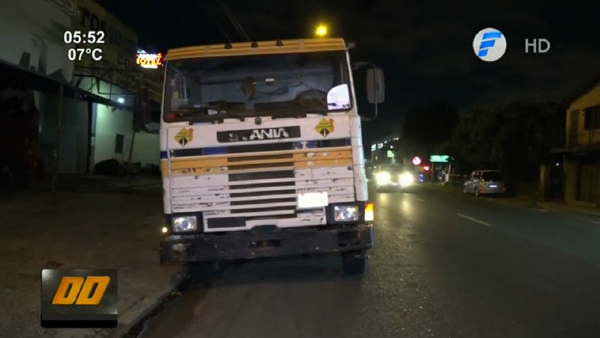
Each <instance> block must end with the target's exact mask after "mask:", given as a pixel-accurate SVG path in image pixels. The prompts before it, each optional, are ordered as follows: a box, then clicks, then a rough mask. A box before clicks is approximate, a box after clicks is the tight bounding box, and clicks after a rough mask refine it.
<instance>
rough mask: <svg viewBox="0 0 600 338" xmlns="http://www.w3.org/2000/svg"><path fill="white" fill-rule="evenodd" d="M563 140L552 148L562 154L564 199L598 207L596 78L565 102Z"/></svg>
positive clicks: (599, 103) (599, 87) (599, 89)
mask: <svg viewBox="0 0 600 338" xmlns="http://www.w3.org/2000/svg"><path fill="white" fill-rule="evenodd" d="M564 139H565V140H564V146H563V147H561V148H559V149H553V153H554V154H557V155H562V162H563V178H564V179H563V181H564V183H563V185H564V189H563V190H564V200H565V201H566V202H571V203H580V204H584V205H589V206H597V207H598V206H600V76H599V77H597V78H595V79H593V80H592V81H590V82H589V83H587V84H586V85H584V86H583V87H582V88H581V89H580V90H578V91H577V92H576V93H575V94H574V95H573V96H572V97H571V98H570V99H569V101H568V109H567V111H566V130H565V136H564ZM555 165H556V166H559V165H560V163H559V162H557V163H556V164H555Z"/></svg>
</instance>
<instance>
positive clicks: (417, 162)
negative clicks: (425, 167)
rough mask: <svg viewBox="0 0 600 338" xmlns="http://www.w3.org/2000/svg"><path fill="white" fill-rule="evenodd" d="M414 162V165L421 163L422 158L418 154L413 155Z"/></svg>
mask: <svg viewBox="0 0 600 338" xmlns="http://www.w3.org/2000/svg"><path fill="white" fill-rule="evenodd" d="M412 164H414V165H419V164H421V159H420V158H419V157H418V156H415V157H413V159H412Z"/></svg>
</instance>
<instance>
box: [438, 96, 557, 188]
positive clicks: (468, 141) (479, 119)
mask: <svg viewBox="0 0 600 338" xmlns="http://www.w3.org/2000/svg"><path fill="white" fill-rule="evenodd" d="M561 113H562V110H561V109H560V107H558V106H556V105H554V104H548V103H522V102H515V103H511V104H508V105H502V106H491V107H473V108H471V110H470V111H469V112H468V114H466V115H465V116H462V117H461V119H460V122H459V124H458V126H457V127H456V129H455V130H454V133H453V134H452V137H451V138H450V141H448V142H446V143H442V144H441V145H440V148H438V149H443V150H445V151H447V152H449V153H451V154H453V155H454V157H455V159H456V161H457V162H458V163H460V165H461V166H462V167H463V169H465V168H468V169H467V170H474V169H500V170H502V171H504V172H505V174H506V175H507V176H508V177H511V178H513V179H521V180H530V179H534V178H537V174H538V168H539V165H540V164H542V163H546V162H547V161H548V160H549V158H550V149H551V148H553V147H555V146H556V141H557V136H558V135H560V134H561V133H560V131H561V129H563V127H562V126H561V123H560V118H559V116H560V115H561Z"/></svg>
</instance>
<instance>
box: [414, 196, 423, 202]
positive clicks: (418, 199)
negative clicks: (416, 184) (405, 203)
mask: <svg viewBox="0 0 600 338" xmlns="http://www.w3.org/2000/svg"><path fill="white" fill-rule="evenodd" d="M414 199H416V200H417V201H419V202H423V203H424V202H425V200H422V199H420V198H418V197H414Z"/></svg>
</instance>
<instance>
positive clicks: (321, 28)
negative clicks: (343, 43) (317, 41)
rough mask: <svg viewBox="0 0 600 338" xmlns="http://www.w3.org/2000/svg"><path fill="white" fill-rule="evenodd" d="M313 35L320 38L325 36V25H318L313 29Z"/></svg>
mask: <svg viewBox="0 0 600 338" xmlns="http://www.w3.org/2000/svg"><path fill="white" fill-rule="evenodd" d="M315 35H316V36H318V37H320V38H322V37H325V36H327V26H324V25H319V27H317V29H316V30H315Z"/></svg>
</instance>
